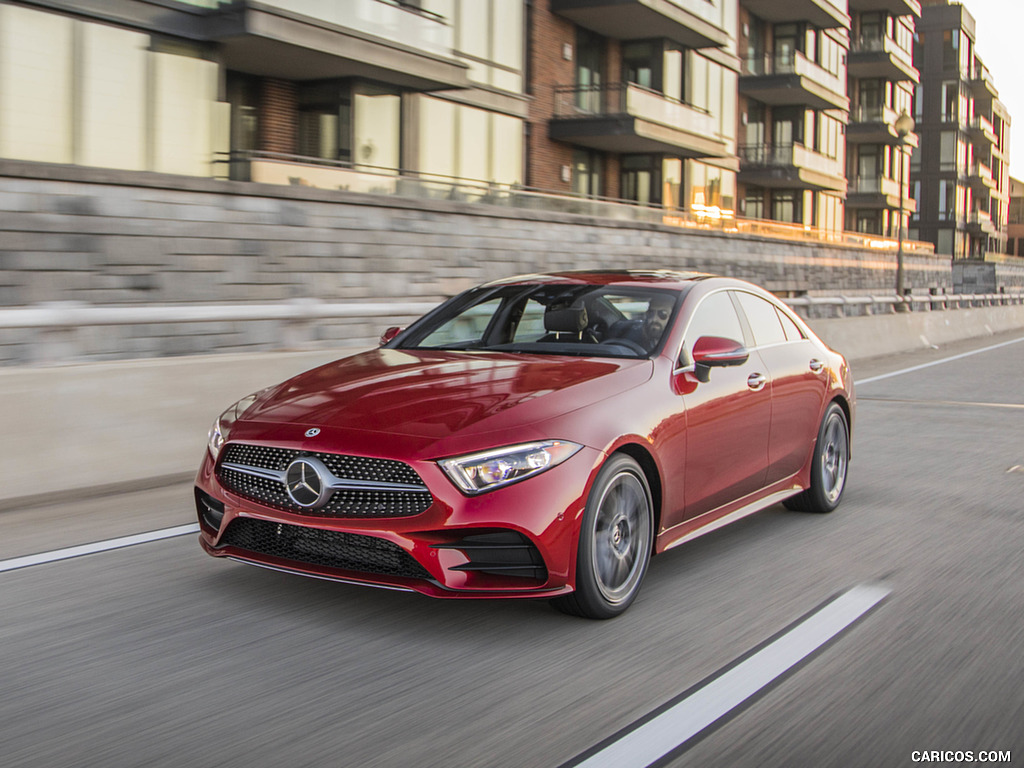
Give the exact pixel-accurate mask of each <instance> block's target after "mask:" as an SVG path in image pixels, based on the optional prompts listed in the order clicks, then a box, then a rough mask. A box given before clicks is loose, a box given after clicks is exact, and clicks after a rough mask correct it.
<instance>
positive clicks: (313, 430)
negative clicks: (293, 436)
mask: <svg viewBox="0 0 1024 768" xmlns="http://www.w3.org/2000/svg"><path fill="white" fill-rule="evenodd" d="M319 434H320V427H313V428H311V429H307V430H306V437H316V436H317V435H319Z"/></svg>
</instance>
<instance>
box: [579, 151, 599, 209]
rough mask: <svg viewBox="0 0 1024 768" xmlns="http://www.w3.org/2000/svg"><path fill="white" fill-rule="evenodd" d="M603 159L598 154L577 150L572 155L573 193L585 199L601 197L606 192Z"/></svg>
mask: <svg viewBox="0 0 1024 768" xmlns="http://www.w3.org/2000/svg"><path fill="white" fill-rule="evenodd" d="M601 161H602V157H601V155H600V153H598V152H592V151H590V150H588V149H576V150H573V153H572V191H573V192H574V193H576V194H577V195H583V196H585V197H600V196H601V195H602V193H603V191H604V185H603V184H602V175H601Z"/></svg>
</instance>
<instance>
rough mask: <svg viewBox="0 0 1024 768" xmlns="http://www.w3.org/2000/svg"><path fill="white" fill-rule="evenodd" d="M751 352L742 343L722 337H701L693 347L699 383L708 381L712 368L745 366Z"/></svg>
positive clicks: (695, 371)
mask: <svg viewBox="0 0 1024 768" xmlns="http://www.w3.org/2000/svg"><path fill="white" fill-rule="evenodd" d="M749 359H750V352H749V351H747V348H746V347H744V346H743V345H742V344H740V342H738V341H733V340H732V339H726V338H723V337H721V336H701V337H700V338H699V339H697V343H696V344H694V345H693V363H694V373H695V375H696V376H697V379H698V380H699V381H707V380H708V379H709V377H710V375H711V369H712V368H721V367H726V366H733V365H743V364H744V363H745V362H747V360H749Z"/></svg>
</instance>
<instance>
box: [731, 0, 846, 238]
mask: <svg viewBox="0 0 1024 768" xmlns="http://www.w3.org/2000/svg"><path fill="white" fill-rule="evenodd" d="M849 32H850V16H849V13H848V12H847V8H846V2H845V0H740V18H739V45H740V51H741V59H742V70H741V74H740V78H739V131H740V136H739V160H740V173H739V198H740V204H739V212H740V214H742V215H744V216H747V217H751V218H765V219H774V220H776V221H784V222H792V223H794V224H802V225H805V226H813V227H818V228H821V229H826V230H836V229H842V228H843V220H844V209H843V201H844V199H845V197H846V193H847V181H846V168H845V154H846V147H845V142H844V140H843V132H844V130H845V127H846V124H847V120H848V114H849V109H850V100H849V97H848V96H847V92H846V58H847V51H848V49H849V47H850V44H849Z"/></svg>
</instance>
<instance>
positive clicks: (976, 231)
mask: <svg viewBox="0 0 1024 768" xmlns="http://www.w3.org/2000/svg"><path fill="white" fill-rule="evenodd" d="M967 231H968V232H970V233H971V234H972V235H994V234H995V233H996V225H995V224H993V223H992V216H991V215H989V212H988V211H972V212H971V214H970V215H969V216H968V217H967Z"/></svg>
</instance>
